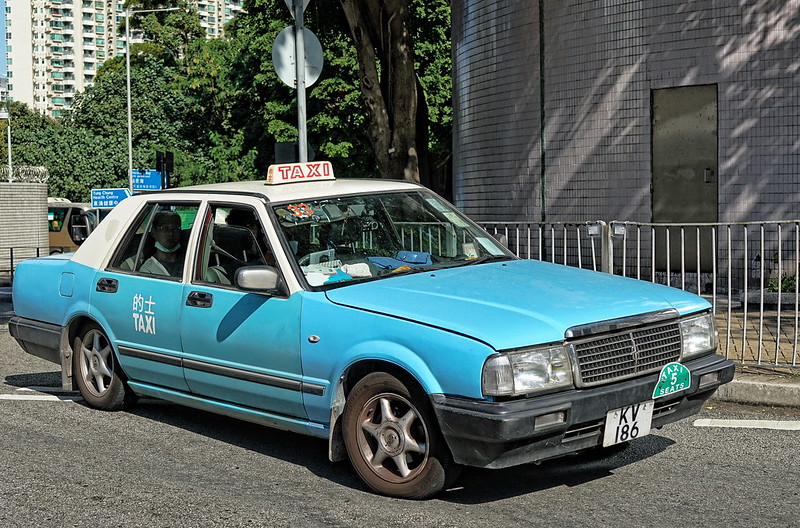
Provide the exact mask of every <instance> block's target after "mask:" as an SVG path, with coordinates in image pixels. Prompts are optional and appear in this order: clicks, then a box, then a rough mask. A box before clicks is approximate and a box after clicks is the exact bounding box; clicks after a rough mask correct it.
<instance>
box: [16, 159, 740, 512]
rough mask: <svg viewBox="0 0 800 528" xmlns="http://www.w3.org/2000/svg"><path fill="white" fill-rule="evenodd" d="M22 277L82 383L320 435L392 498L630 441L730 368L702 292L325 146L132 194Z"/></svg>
mask: <svg viewBox="0 0 800 528" xmlns="http://www.w3.org/2000/svg"><path fill="white" fill-rule="evenodd" d="M13 295H14V306H15V311H16V317H14V319H13V320H12V321H11V322H10V323H9V330H10V332H11V334H12V335H13V336H14V337H15V338H16V340H17V341H18V342H19V344H20V345H21V346H22V347H23V348H24V349H25V350H26V351H27V352H29V353H31V354H34V355H36V356H39V357H42V358H45V359H48V360H50V361H53V362H54V363H57V364H59V365H60V368H61V374H62V381H63V386H64V387H65V388H66V389H70V390H73V389H77V390H79V391H80V393H81V395H82V397H83V398H84V400H85V401H86V403H87V404H88V405H90V406H92V407H95V408H98V409H105V410H109V411H114V410H121V409H126V408H128V407H129V406H131V405H133V404H134V403H135V402H136V400H137V398H138V397H140V396H149V397H156V398H161V399H164V400H169V401H172V402H177V403H180V404H185V405H188V406H191V407H195V408H199V409H204V410H208V411H213V412H217V413H221V414H224V415H228V416H233V417H237V418H241V419H244V420H249V421H252V422H256V423H259V424H265V425H268V426H273V427H277V428H280V429H285V430H289V431H294V432H297V433H302V434H309V435H313V436H316V437H320V438H324V439H327V440H328V442H329V457H330V459H331V460H339V459H343V458H349V460H350V462H351V464H352V466H353V468H354V470H355V472H356V473H357V474H358V476H359V477H360V478H361V479H362V481H363V482H364V484H365V485H366V486H367V487H369V488H370V489H372V490H373V491H375V492H377V493H381V494H385V495H390V496H396V497H405V498H425V497H430V496H432V495H434V494H436V493H437V492H439V491H440V490H442V489H443V488H444V487H446V486H448V485H450V483H452V482H453V480H454V479H455V478H456V477H457V475H458V472H459V469H460V467H462V466H464V465H467V466H477V467H485V468H503V467H509V466H513V465H518V464H524V463H528V462H537V461H540V460H544V459H549V458H554V457H559V456H563V455H567V454H571V453H576V452H580V451H584V450H589V449H602V448H603V447H608V446H612V445H617V444H625V443H626V442H629V441H631V440H633V439H635V438H638V437H641V436H644V435H646V434H648V433H649V432H650V431H651V430H652V429H654V428H658V427H661V426H663V425H664V424H667V423H670V422H673V421H676V420H679V419H681V418H685V417H687V416H690V415H692V414H694V413H696V412H697V411H698V410H699V409H700V408H701V406H702V405H703V402H704V401H705V400H706V399H707V398H709V397H710V396H711V394H712V393H713V392H714V390H715V389H716V388H717V387H719V386H720V385H721V384H723V383H726V382H728V381H730V380H731V379H732V377H733V364H732V363H731V362H730V361H728V360H726V359H724V358H723V357H721V356H719V355H717V354H716V348H717V334H716V330H715V327H714V321H713V318H712V315H711V313H710V306H709V304H708V303H707V302H706V301H705V300H703V299H701V298H700V297H697V296H695V295H692V294H689V293H686V292H683V291H680V290H676V289H672V288H667V287H664V286H659V285H655V284H651V283H646V282H640V281H636V280H632V279H626V278H622V277H615V276H612V275H608V274H601V273H595V272H590V271H585V270H579V269H574V268H569V267H566V266H561V265H554V264H548V263H544V262H538V261H532V260H520V259H518V258H517V257H516V256H514V255H513V254H512V253H510V252H509V251H508V250H507V249H506V248H505V247H503V245H502V244H501V243H500V242H498V241H497V240H495V239H494V238H493V237H492V236H490V235H489V234H487V232H486V231H484V230H483V229H481V228H480V227H479V226H478V225H476V224H475V223H474V222H472V221H471V220H469V219H468V218H466V217H465V216H464V215H463V214H461V213H460V212H459V211H458V210H456V209H455V208H454V207H453V206H452V205H450V204H449V203H448V202H446V201H445V200H443V199H442V198H440V197H439V196H437V195H436V194H434V193H432V192H431V191H429V190H427V189H425V188H424V187H421V186H419V185H417V184H414V183H410V182H402V181H388V180H364V179H337V178H334V176H333V168H332V166H331V165H330V163H327V162H320V163H307V164H288V165H279V166H273V167H270V170H269V173H268V176H267V179H266V181H259V182H237V183H226V184H217V185H201V186H194V187H185V188H179V189H170V190H167V191H160V192H153V193H147V194H141V195H136V196H133V197H131V198H128V199H126V200H124V201H123V202H122V203H120V205H119V206H118V207H116V208H115V209H114V210H113V211H112V212H111V213H110V214H109V215H108V217H107V218H106V219H105V220H104V221H103V222H102V223H101V224H100V225H99V226H98V228H97V229H96V230H95V231H94V232H93V233H92V234H91V235H90V236H89V237H88V239H87V240H86V241H85V242H84V244H83V245H82V246H81V247H80V248H79V249H78V250H77V251H76V252H75V253H72V254H65V255H53V256H49V257H43V258H37V259H31V260H28V261H25V262H22V263H21V264H20V265H19V266H18V268H17V270H16V274H15V278H14V288H13Z"/></svg>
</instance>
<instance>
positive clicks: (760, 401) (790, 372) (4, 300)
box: [0, 286, 800, 408]
mask: <svg viewBox="0 0 800 528" xmlns="http://www.w3.org/2000/svg"><path fill="white" fill-rule="evenodd" d="M13 314H14V309H13V305H12V303H11V287H10V286H0V324H3V325H5V324H6V323H8V320H9V319H10V318H11V316H12V315H13ZM713 399H714V400H717V401H726V402H733V403H743V404H749V405H765V406H785V407H798V408H800V369H787V368H767V367H764V366H738V367H737V368H736V375H735V377H734V379H733V381H732V382H731V383H728V384H726V385H723V386H722V387H720V388H719V389H718V390H717V392H716V394H715V395H714V398H713Z"/></svg>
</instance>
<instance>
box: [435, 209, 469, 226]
mask: <svg viewBox="0 0 800 528" xmlns="http://www.w3.org/2000/svg"><path fill="white" fill-rule="evenodd" d="M442 214H444V217H445V218H447V219H448V220H449V221H450V222H451V223H452V224H453V225H455V226H457V227H467V226H468V225H469V224H468V223H467V222H466V221H465V220H464V219H463V218H461V217H460V216H458V214H456V213H454V212H453V211H447V212H444V213H442Z"/></svg>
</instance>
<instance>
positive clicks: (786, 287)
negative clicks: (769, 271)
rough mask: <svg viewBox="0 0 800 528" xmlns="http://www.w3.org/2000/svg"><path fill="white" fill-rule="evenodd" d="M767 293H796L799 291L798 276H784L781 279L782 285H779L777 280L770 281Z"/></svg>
mask: <svg viewBox="0 0 800 528" xmlns="http://www.w3.org/2000/svg"><path fill="white" fill-rule="evenodd" d="M767 291H768V292H773V293H777V292H778V291H780V292H781V293H794V292H795V291H797V276H796V275H786V274H784V275H783V276H782V277H781V280H780V284H778V281H777V280H775V279H770V280H769V282H768V283H767Z"/></svg>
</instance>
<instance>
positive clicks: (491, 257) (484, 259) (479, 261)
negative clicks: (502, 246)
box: [462, 255, 511, 266]
mask: <svg viewBox="0 0 800 528" xmlns="http://www.w3.org/2000/svg"><path fill="white" fill-rule="evenodd" d="M501 260H511V257H509V256H508V255H484V256H482V257H478V258H474V259H471V260H468V261H466V262H464V264H462V266H474V265H475V264H483V263H485V262H498V261H501Z"/></svg>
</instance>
